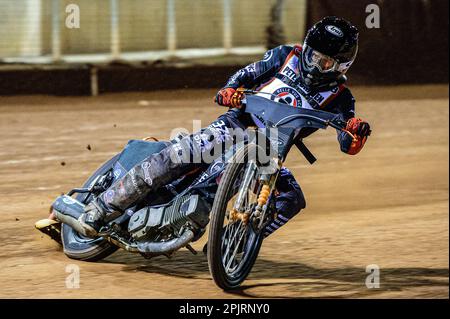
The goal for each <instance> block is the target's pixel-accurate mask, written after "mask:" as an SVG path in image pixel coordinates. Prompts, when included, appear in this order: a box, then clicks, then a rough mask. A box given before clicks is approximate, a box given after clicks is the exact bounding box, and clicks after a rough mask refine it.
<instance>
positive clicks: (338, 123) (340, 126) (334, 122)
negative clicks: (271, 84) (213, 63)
mask: <svg viewBox="0 0 450 319" xmlns="http://www.w3.org/2000/svg"><path fill="white" fill-rule="evenodd" d="M236 92H237V93H240V94H244V95H247V94H248V95H255V94H265V95H269V96H272V97H275V95H274V94H271V93H267V92H258V91H254V90H248V89H245V88H238V89H237V90H236ZM274 103H276V102H274ZM246 104H247V100H246V98H245V97H244V99H243V100H242V106H244V107H245V106H246ZM280 104H281V103H280ZM283 105H284V104H283ZM322 112H323V111H322ZM290 117H291V120H292V119H293V118H308V117H309V116H307V115H301V114H297V115H291V116H290ZM283 120H284V121H285V120H286V118H285V119H283ZM283 120H281V121H279V122H278V123H277V124H276V126H277V125H281V122H282V121H283ZM316 120H318V119H316ZM320 120H321V122H322V123H323V124H324V125H326V126H331V127H332V128H334V129H336V130H338V131H340V132H344V133H346V134H348V135H349V136H350V137H351V138H352V140H353V142H357V141H358V138H357V137H356V136H355V135H354V134H352V133H351V132H349V131H348V130H347V129H346V127H347V122H345V121H342V120H341V119H339V118H333V119H331V120H322V119H320Z"/></svg>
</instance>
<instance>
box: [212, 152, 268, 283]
mask: <svg viewBox="0 0 450 319" xmlns="http://www.w3.org/2000/svg"><path fill="white" fill-rule="evenodd" d="M256 147H257V146H256V145H254V144H249V145H246V146H244V147H243V148H242V149H240V150H239V152H238V153H237V154H236V156H235V158H234V160H233V161H232V162H231V163H229V164H228V166H227V168H226V169H225V172H224V175H223V177H222V180H221V182H220V184H219V187H218V190H217V193H216V196H215V201H214V205H213V208H212V211H211V222H210V230H209V239H208V251H207V254H208V264H209V269H210V272H211V275H212V277H213V279H214V282H215V283H216V284H217V285H218V286H219V287H220V288H222V289H224V290H231V289H235V288H237V287H239V285H240V284H241V283H242V282H243V281H244V280H245V279H246V278H247V276H248V274H249V273H250V271H251V269H252V267H253V265H254V263H255V261H256V258H257V257H258V253H259V250H260V248H261V244H262V241H263V232H262V231H261V230H260V229H257V227H255V225H254V224H253V223H252V222H251V220H250V221H249V220H245V219H243V220H242V219H238V218H236V215H235V214H234V213H233V208H234V207H235V203H236V200H240V201H241V202H242V203H243V204H242V207H243V208H244V210H245V211H246V213H249V212H251V210H252V209H253V208H254V207H255V203H256V202H257V196H258V193H259V188H260V187H259V186H258V182H257V179H256V178H255V174H256V165H257V164H256V163H255V162H252V161H246V159H247V157H248V154H256V153H252V151H255V149H256ZM252 165H253V167H251V166H252ZM252 174H253V175H252ZM245 181H247V182H245ZM242 187H245V189H242ZM242 194H244V196H242ZM238 197H240V199H237V198H238Z"/></svg>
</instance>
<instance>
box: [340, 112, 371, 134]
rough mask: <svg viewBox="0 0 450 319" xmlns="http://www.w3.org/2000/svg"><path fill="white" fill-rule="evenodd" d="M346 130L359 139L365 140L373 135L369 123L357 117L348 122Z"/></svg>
mask: <svg viewBox="0 0 450 319" xmlns="http://www.w3.org/2000/svg"><path fill="white" fill-rule="evenodd" d="M346 129H347V131H349V132H350V133H352V134H354V135H356V136H357V137H358V138H359V139H365V138H367V137H368V136H370V134H371V133H372V131H371V129H370V125H369V123H367V122H365V121H363V120H361V119H360V118H356V117H353V118H351V119H349V120H348V122H347V128H346Z"/></svg>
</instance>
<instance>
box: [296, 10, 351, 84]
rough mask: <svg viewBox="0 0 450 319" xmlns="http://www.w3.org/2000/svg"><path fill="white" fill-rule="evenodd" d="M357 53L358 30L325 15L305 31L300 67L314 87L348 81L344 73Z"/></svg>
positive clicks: (342, 21) (346, 22) (305, 77)
mask: <svg viewBox="0 0 450 319" xmlns="http://www.w3.org/2000/svg"><path fill="white" fill-rule="evenodd" d="M357 52H358V29H357V28H356V27H355V26H353V25H352V24H351V23H350V22H348V21H346V20H344V19H341V18H338V17H326V18H323V19H322V20H321V21H319V22H317V23H316V24H315V25H314V26H313V27H312V28H311V29H309V31H308V33H307V34H306V38H305V42H304V44H303V52H302V57H301V59H300V60H301V62H300V63H301V65H300V70H301V72H302V75H303V76H302V78H303V79H302V80H303V82H304V84H305V85H306V86H307V87H309V88H311V89H320V88H323V87H326V86H335V85H338V84H339V83H343V82H345V80H346V78H345V76H344V74H345V73H346V72H347V70H348V69H349V68H350V66H351V65H352V64H353V61H354V60H355V58H356V53H357Z"/></svg>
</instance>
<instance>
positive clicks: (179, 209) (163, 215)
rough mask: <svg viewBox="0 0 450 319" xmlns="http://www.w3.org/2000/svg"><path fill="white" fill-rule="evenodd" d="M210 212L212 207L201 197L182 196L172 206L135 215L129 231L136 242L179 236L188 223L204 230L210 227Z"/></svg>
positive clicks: (144, 209) (152, 208)
mask: <svg viewBox="0 0 450 319" xmlns="http://www.w3.org/2000/svg"><path fill="white" fill-rule="evenodd" d="M210 210H211V206H210V205H209V204H208V203H207V202H206V201H205V200H203V199H202V198H201V197H200V196H199V195H192V194H189V195H185V196H180V197H177V198H176V199H175V200H174V201H173V202H171V203H170V204H166V205H161V206H156V207H155V206H153V207H145V208H142V209H141V210H139V211H137V212H136V213H134V214H133V216H132V217H131V219H130V222H129V224H128V231H129V232H130V234H131V236H132V237H133V238H134V239H135V240H137V241H142V240H149V239H155V238H158V237H159V236H161V235H164V234H177V233H178V232H179V231H180V229H181V228H182V227H183V226H185V225H186V224H187V223H189V224H190V225H191V226H192V227H193V229H195V230H202V229H204V228H205V227H206V225H208V222H209V212H210Z"/></svg>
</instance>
